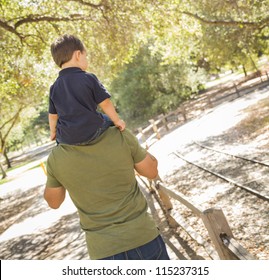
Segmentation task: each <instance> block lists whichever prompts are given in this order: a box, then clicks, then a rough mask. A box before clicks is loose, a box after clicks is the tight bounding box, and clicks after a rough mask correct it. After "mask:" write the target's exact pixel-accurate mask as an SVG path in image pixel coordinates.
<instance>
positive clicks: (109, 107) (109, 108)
mask: <svg viewBox="0 0 269 280" xmlns="http://www.w3.org/2000/svg"><path fill="white" fill-rule="evenodd" d="M98 105H99V106H100V107H101V109H102V110H103V111H104V112H105V114H107V115H108V116H109V118H110V119H111V120H112V122H113V123H114V124H115V126H116V127H118V128H119V129H120V131H123V130H124V129H125V126H126V125H125V122H124V121H123V120H121V119H120V118H119V115H118V114H117V112H116V110H115V107H114V105H113V103H112V102H111V100H110V99H109V98H107V99H105V100H104V101H102V102H101V103H99V104H98Z"/></svg>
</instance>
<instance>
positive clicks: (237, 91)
mask: <svg viewBox="0 0 269 280" xmlns="http://www.w3.org/2000/svg"><path fill="white" fill-rule="evenodd" d="M234 88H235V92H236V94H237V96H238V97H240V93H239V90H238V88H237V86H236V83H234Z"/></svg>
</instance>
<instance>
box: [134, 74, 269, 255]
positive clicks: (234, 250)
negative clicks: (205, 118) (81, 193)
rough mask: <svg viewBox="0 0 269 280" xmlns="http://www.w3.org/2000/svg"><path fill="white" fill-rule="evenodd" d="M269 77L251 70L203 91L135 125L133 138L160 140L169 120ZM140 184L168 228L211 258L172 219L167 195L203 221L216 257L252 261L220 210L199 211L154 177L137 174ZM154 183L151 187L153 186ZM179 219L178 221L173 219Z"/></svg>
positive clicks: (193, 113)
mask: <svg viewBox="0 0 269 280" xmlns="http://www.w3.org/2000/svg"><path fill="white" fill-rule="evenodd" d="M268 81H269V76H268V73H267V72H265V73H264V74H262V73H261V72H258V73H254V74H252V75H250V76H248V77H246V78H245V79H242V80H239V81H237V83H233V84H232V86H229V87H226V88H224V89H223V88H222V89H221V90H216V91H214V92H211V93H210V94H207V93H204V94H201V95H200V96H198V97H196V98H194V99H193V100H189V101H187V102H185V103H183V104H182V105H181V106H180V107H179V108H178V109H177V110H175V111H173V112H171V113H169V114H167V115H160V116H158V118H157V120H154V119H151V120H149V123H150V125H149V126H147V127H146V128H139V129H138V134H137V135H136V136H137V138H138V139H139V140H140V143H143V144H145V146H146V148H148V147H149V146H150V142H151V140H152V139H153V138H155V139H157V140H160V139H161V135H162V134H161V129H164V134H165V133H166V132H167V131H169V130H170V128H169V122H170V121H171V120H173V121H174V122H175V123H176V124H177V125H179V124H181V123H182V124H184V123H185V122H187V121H188V120H190V119H192V118H193V117H195V116H197V115H199V114H201V113H203V112H205V110H206V109H210V108H212V107H214V106H216V105H218V104H221V103H222V102H224V101H231V100H234V99H236V98H238V97H241V96H243V95H246V94H248V93H250V92H253V91H254V90H257V89H262V88H264V87H266V86H268V85H269V82H268ZM138 178H139V180H140V183H141V182H143V183H144V184H145V185H147V187H149V188H150V189H151V191H154V192H156V193H157V194H158V196H159V198H160V200H161V203H162V206H163V207H164V209H165V215H166V218H167V220H168V223H169V224H170V225H171V226H172V227H177V226H180V227H182V228H184V229H185V230H186V232H188V234H189V235H190V236H191V237H192V238H193V239H195V240H196V241H197V242H198V243H199V244H200V245H202V246H203V247H204V248H205V249H206V251H207V252H208V253H209V255H210V256H211V258H213V259H215V258H216V254H215V253H214V252H212V250H211V248H212V247H211V245H210V244H208V242H206V241H205V240H204V239H203V238H202V237H201V236H199V235H198V234H197V233H195V232H194V230H193V229H192V228H191V227H190V226H189V225H187V224H186V222H185V221H184V219H183V218H182V217H181V216H180V214H179V215H177V217H176V218H174V217H172V216H171V215H170V210H171V209H172V208H173V205H172V203H171V200H170V199H171V198H172V199H175V200H177V201H179V202H180V203H182V204H183V205H185V206H186V207H187V208H188V209H190V210H191V211H192V213H193V215H195V216H197V217H198V218H200V219H201V220H202V221H203V224H204V226H205V228H206V230H207V232H208V235H209V237H210V239H211V241H212V244H213V245H214V248H215V250H216V252H217V255H218V257H217V258H219V259H223V260H255V259H256V258H255V257H254V256H253V255H251V254H250V253H249V252H248V251H247V250H246V249H245V248H244V247H242V246H241V245H240V244H239V243H238V242H237V241H236V239H235V238H234V236H233V233H232V230H231V228H230V226H229V224H228V222H227V219H226V217H225V215H224V213H223V211H222V210H221V209H216V208H210V209H206V210H202V209H201V208H200V207H198V206H195V205H194V204H192V203H190V202H189V201H188V199H187V198H185V197H184V196H183V195H182V194H179V193H175V192H173V191H171V190H169V189H168V188H167V187H165V186H164V184H163V182H162V181H161V180H160V178H158V179H157V180H155V181H148V182H149V183H148V184H147V183H146V182H145V181H144V180H143V179H142V178H141V177H139V176H138ZM153 185H154V186H153ZM178 218H179V221H177V220H178Z"/></svg>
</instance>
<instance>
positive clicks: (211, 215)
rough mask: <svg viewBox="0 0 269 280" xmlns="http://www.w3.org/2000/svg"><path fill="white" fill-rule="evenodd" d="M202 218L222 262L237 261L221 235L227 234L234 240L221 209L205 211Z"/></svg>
mask: <svg viewBox="0 0 269 280" xmlns="http://www.w3.org/2000/svg"><path fill="white" fill-rule="evenodd" d="M201 218H202V220H203V222H204V224H205V227H206V228H207V230H208V233H209V236H210V238H211V240H212V242H213V244H214V246H215V248H216V251H217V253H218V255H219V257H220V259H222V260H236V259H237V258H236V257H235V256H234V254H232V253H231V252H230V251H229V250H228V249H227V247H226V246H224V244H223V241H222V239H221V235H223V234H225V235H227V236H228V237H232V238H233V234H232V231H231V229H230V227H229V224H228V222H227V220H226V218H225V216H224V213H223V211H222V210H221V209H207V210H205V211H203V215H201Z"/></svg>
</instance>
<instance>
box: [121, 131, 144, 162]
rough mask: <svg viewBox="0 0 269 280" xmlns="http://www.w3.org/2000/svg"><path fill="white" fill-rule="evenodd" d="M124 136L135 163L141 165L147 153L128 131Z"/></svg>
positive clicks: (124, 132)
mask: <svg viewBox="0 0 269 280" xmlns="http://www.w3.org/2000/svg"><path fill="white" fill-rule="evenodd" d="M122 134H123V136H124V138H125V140H126V142H127V144H128V146H129V148H130V150H131V154H132V157H133V160H134V163H139V162H140V161H142V160H143V159H145V157H146V155H147V151H146V149H144V148H142V147H141V146H140V144H139V142H138V139H137V138H136V137H135V136H134V135H133V134H132V133H131V132H130V131H129V130H128V129H125V130H124V131H123V132H122Z"/></svg>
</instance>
